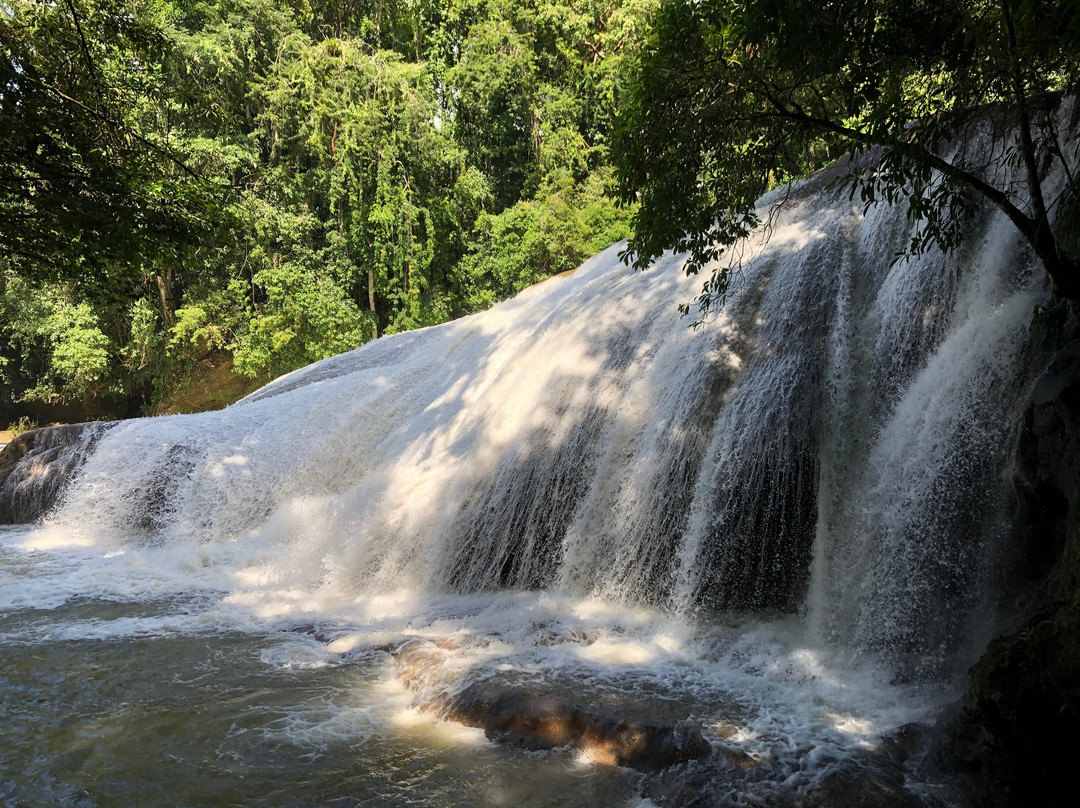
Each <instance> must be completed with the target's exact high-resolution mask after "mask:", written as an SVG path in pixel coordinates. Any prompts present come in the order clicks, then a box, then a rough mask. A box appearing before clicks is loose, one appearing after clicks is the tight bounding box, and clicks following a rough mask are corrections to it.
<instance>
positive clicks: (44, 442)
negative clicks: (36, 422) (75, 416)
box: [0, 422, 115, 525]
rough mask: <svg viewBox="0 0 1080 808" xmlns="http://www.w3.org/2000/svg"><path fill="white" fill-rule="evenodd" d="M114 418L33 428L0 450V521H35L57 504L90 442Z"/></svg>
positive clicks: (3, 523)
mask: <svg viewBox="0 0 1080 808" xmlns="http://www.w3.org/2000/svg"><path fill="white" fill-rule="evenodd" d="M114 423H115V422H111V423H101V422H90V423H83V424H67V425H65V426H47V427H43V428H41V429H32V430H30V431H29V432H24V433H22V434H21V435H19V436H18V437H17V438H15V439H14V440H13V441H11V443H9V444H8V445H7V446H5V447H4V449H3V451H0V524H2V525H13V524H25V523H30V522H36V521H38V520H40V519H41V518H42V517H43V516H44V515H45V514H46V513H47V512H48V511H49V510H50V509H51V508H52V507H53V505H55V504H56V502H57V500H58V498H59V496H60V494H61V493H62V492H63V490H64V487H65V486H66V485H67V483H68V482H69V481H70V480H71V478H72V476H73V475H74V474H75V473H76V472H77V471H78V469H79V467H80V466H82V464H83V461H84V460H85V459H86V456H87V454H88V453H89V450H90V449H91V448H92V446H93V444H94V443H96V442H97V440H98V439H99V438H100V437H101V435H103V434H104V433H105V431H106V430H108V429H109V428H110V427H112V426H113V424H114Z"/></svg>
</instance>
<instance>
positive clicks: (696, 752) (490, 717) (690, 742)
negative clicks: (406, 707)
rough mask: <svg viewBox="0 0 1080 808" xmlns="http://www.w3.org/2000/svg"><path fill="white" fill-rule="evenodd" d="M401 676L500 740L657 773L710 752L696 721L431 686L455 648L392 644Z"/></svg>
mask: <svg viewBox="0 0 1080 808" xmlns="http://www.w3.org/2000/svg"><path fill="white" fill-rule="evenodd" d="M393 653H394V655H395V656H396V657H397V677H398V679H400V680H401V681H402V682H403V683H404V684H405V685H406V686H407V687H409V688H410V689H412V690H424V691H425V695H426V701H425V702H424V704H423V705H422V706H424V707H425V708H427V709H429V710H431V711H433V712H437V713H439V714H440V715H441V716H442V717H443V718H444V719H446V720H448V721H456V722H458V723H460V724H464V725H465V726H468V727H476V728H478V729H482V730H484V734H485V735H486V736H487V737H488V738H489V739H490V740H492V741H495V742H497V743H506V744H512V745H514V746H521V747H524V748H526V749H532V750H538V749H558V748H560V747H571V748H574V749H580V750H581V751H583V752H585V753H586V754H588V756H589V758H590V759H591V760H593V761H594V762H597V763H606V764H609V765H613V766H625V767H627V768H631V769H637V770H638V771H644V772H654V771H659V770H661V769H664V768H667V767H669V766H673V765H675V764H677V763H685V762H687V761H690V760H697V759H699V758H703V757H705V756H707V755H708V754H709V753H710V752H711V747H710V746H709V743H708V741H706V740H705V739H704V738H703V737H702V736H701V732H700V730H698V729H697V728H695V727H684V726H674V727H665V726H655V725H653V724H646V723H639V722H635V721H627V720H620V719H617V718H611V717H609V716H606V715H601V714H599V713H595V712H591V711H589V710H587V709H582V708H581V707H579V706H578V705H576V704H571V703H570V702H568V701H565V700H562V699H558V698H554V697H551V696H547V695H537V694H534V693H528V692H525V691H522V690H519V689H516V688H513V687H508V686H504V685H500V684H498V683H497V682H491V681H477V682H473V683H471V684H469V685H466V686H465V687H464V688H462V689H457V688H447V689H441V688H438V687H432V683H433V678H437V677H438V670H439V667H440V666H441V665H442V664H443V663H444V662H445V661H446V658H447V656H448V655H449V654H452V653H453V647H452V646H447V645H438V644H436V643H432V642H419V641H415V642H409V643H406V644H404V645H402V646H400V647H398V648H396V649H393Z"/></svg>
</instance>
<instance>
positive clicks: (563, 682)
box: [0, 183, 1046, 806]
mask: <svg viewBox="0 0 1080 808" xmlns="http://www.w3.org/2000/svg"><path fill="white" fill-rule="evenodd" d="M778 199H779V197H774V198H772V199H766V200H764V201H763V204H764V205H768V204H770V203H771V202H775V201H778ZM909 238H910V229H909V225H908V224H907V222H906V221H905V220H904V217H903V211H902V210H899V209H892V208H889V207H887V206H879V207H876V208H872V209H870V210H869V211H864V210H862V208H861V207H859V206H855V205H853V204H852V202H851V201H850V200H848V198H847V197H846V196H843V195H838V194H835V193H833V192H831V191H822V190H821V188H820V187H815V186H814V185H813V184H812V183H811V184H807V185H804V186H802V187H801V188H798V189H796V192H795V193H794V194H792V195H791V197H790V198H788V199H787V201H786V203H785V205H784V207H783V209H782V211H781V212H780V214H779V216H778V217H777V219H776V222H775V224H774V226H773V228H772V230H771V236H770V238H769V239H768V241H767V243H766V242H764V241H760V242H754V243H753V244H751V245H750V246H749V247H748V252H747V254H746V255H745V256H744V261H743V264H742V267H741V269H740V270H739V272H738V276H737V284H736V288H735V291H734V293H733V295H732V297H731V299H730V301H729V303H728V305H727V307H726V308H725V309H724V310H723V311H722V312H721V313H720V314H718V315H716V316H714V317H712V318H710V319H709V320H708V321H707V322H706V323H705V324H703V325H702V326H701V327H699V328H693V329H692V328H689V327H688V323H687V321H686V320H685V319H683V320H680V319H679V317H678V316H677V306H678V304H679V303H681V302H685V301H687V300H689V299H690V298H692V297H693V296H694V295H695V293H696V291H697V288H698V286H699V284H700V281H698V280H695V279H693V278H689V279H688V278H686V277H685V276H684V275H683V272H682V269H681V260H680V258H679V257H678V256H667V257H665V258H664V259H662V260H661V261H659V262H657V264H656V265H655V266H654V267H653V268H652V269H650V270H649V271H647V272H644V273H635V272H633V271H631V270H629V269H627V268H626V267H625V266H623V265H622V264H621V263H620V262H619V260H618V257H617V252H618V250H619V249H620V245H617V246H616V247H613V248H612V249H610V250H608V251H607V252H605V253H602V254H601V255H599V256H597V257H595V258H593V259H592V260H590V261H588V262H587V263H586V264H585V265H584V266H582V267H581V268H580V269H579V270H577V271H576V272H575V273H574V274H573V275H572V276H571V277H561V278H555V279H552V280H550V281H548V282H546V283H544V284H541V285H539V286H537V287H534V288H532V289H530V290H527V291H526V292H524V293H522V294H521V295H519V296H518V297H516V298H514V299H513V300H510V301H507V302H505V303H502V304H499V305H497V306H495V307H494V308H492V309H491V310H490V311H488V312H485V313H482V314H479V315H475V316H473V317H468V318H465V319H462V320H459V321H456V322H453V323H448V324H446V325H443V326H438V327H435V328H429V329H425V330H422V331H418V332H411V333H407V334H402V335H397V336H392V337H386V338H383V339H380V340H378V341H376V342H374V343H372V344H369V345H366V346H363V347H361V348H359V349H357V350H356V351H353V352H351V353H347V354H343V355H341V356H339V357H335V358H332V359H329V360H326V361H324V362H321V363H318V364H316V365H313V366H311V367H309V368H305V369H303V370H300V371H297V372H295V373H293V374H291V375H289V376H286V377H283V378H282V379H279V380H277V381H275V382H273V383H271V384H270V385H268V386H267V387H266V388H264V389H263V390H261V391H259V392H257V393H255V394H253V395H252V396H250V397H249V398H247V399H245V400H244V401H242V402H239V403H238V404H236V405H233V406H231V407H229V408H226V409H225V410H222V411H219V412H213V413H204V414H200V415H191V416H171V417H165V418H153V419H139V420H135V421H130V422H123V423H121V424H119V425H117V426H115V427H113V428H111V429H109V430H108V431H107V432H106V433H105V434H104V435H103V436H102V437H101V439H100V441H98V442H97V444H96V446H95V447H94V449H93V451H92V452H91V453H90V454H89V456H88V457H87V459H86V461H85V464H84V465H83V466H82V468H81V470H80V472H79V473H78V476H77V477H76V478H75V480H74V482H73V483H72V485H71V486H70V487H69V488H68V490H67V492H66V494H65V496H64V497H63V499H62V501H61V503H60V504H59V506H58V507H57V508H56V509H55V510H54V511H53V512H52V513H51V514H50V515H49V516H48V517H47V518H46V520H45V522H44V524H42V525H38V526H33V527H15V528H4V529H0V699H3V710H2V712H0V802H2V803H3V804H5V805H13V806H14V805H28V806H30V805H33V806H36V805H55V804H63V805H71V806H130V805H140V806H151V805H154V806H156V805H160V806H173V805H191V806H196V805H207V806H209V805H256V804H258V805H335V806H336V805H342V806H346V805H348V806H351V805H370V806H398V805H401V806H405V805H418V806H419V805H423V806H458V805H460V806H467V805H468V806H472V805H484V806H489V805H490V806H496V805H519V806H576V805H581V806H648V805H650V803H649V802H648V801H647V800H646V799H645V798H644V797H643V796H642V788H643V782H644V780H643V775H640V774H635V773H633V772H631V771H629V770H626V769H619V768H613V767H610V766H605V765H602V764H600V763H598V762H596V761H592V760H590V759H589V757H588V756H587V755H585V754H583V753H581V752H577V751H574V750H571V749H563V750H555V751H546V752H536V751H526V750H523V749H520V748H516V747H513V746H505V745H497V744H492V743H490V742H489V741H488V740H487V739H486V738H485V737H484V734H483V733H482V732H481V731H480V730H476V729H470V728H467V727H463V726H460V725H457V724H455V723H452V722H448V721H443V720H440V717H439V713H438V710H437V709H432V705H433V704H437V703H438V699H437V698H435V696H438V695H439V694H440V693H441V694H444V695H445V694H447V693H449V694H452V693H454V692H460V691H461V689H462V688H464V687H466V686H467V685H468V684H470V683H473V682H476V681H492V682H500V683H509V684H511V685H513V686H514V687H519V688H521V689H522V690H524V691H528V692H538V693H546V694H554V695H557V696H558V697H559V698H564V699H568V700H572V701H574V702H575V703H578V704H581V705H583V706H587V707H588V708H589V709H593V710H596V711H599V712H602V713H604V714H608V715H613V716H616V717H620V718H628V719H632V720H637V721H647V722H653V723H660V724H678V723H682V724H686V725H690V726H694V727H700V729H701V731H702V733H703V734H704V736H705V737H706V739H707V740H709V742H710V743H711V744H712V745H713V747H714V748H715V749H716V750H718V752H724V750H727V752H728V753H731V754H736V753H737V754H738V755H739V756H740V757H739V759H740V760H743V761H750V764H749V765H752V766H754V767H756V768H757V769H758V770H760V771H763V772H767V774H766V775H762V776H755V778H751V780H750V781H745V782H743V783H742V785H741V786H740V787H739V789H737V790H735V791H733V792H732V793H731V794H730V795H729V796H728V797H727V798H725V799H727V803H725V804H733V805H734V804H762V801H763V800H764V803H765V804H775V802H770V800H771V799H772V798H771V797H770V795H775V794H776V793H780V792H783V793H785V794H788V795H792V794H794V795H798V794H801V793H809V792H811V791H812V790H813V788H814V787H815V784H816V783H819V782H820V781H821V778H822V777H823V776H824V775H825V774H826V773H827V772H829V771H830V769H831V768H834V767H836V766H839V765H841V764H843V763H844V762H845V761H851V760H857V759H858V758H859V756H860V755H865V754H866V753H868V752H872V751H873V750H874V749H875V748H877V747H878V746H879V745H880V744H881V743H882V739H883V738H885V737H887V736H888V734H889V733H891V732H893V731H894V730H896V729H897V728H898V727H901V726H903V725H905V724H907V723H908V722H913V721H922V720H926V719H928V718H929V717H931V716H932V715H933V712H934V710H935V709H936V708H938V707H939V706H940V705H942V704H944V703H945V702H947V701H949V700H950V699H953V698H955V697H956V696H957V695H958V692H959V690H958V687H959V685H960V681H961V676H962V673H963V670H964V669H965V667H966V665H967V664H969V663H970V662H971V661H972V660H973V659H974V658H975V656H976V655H977V654H978V653H979V651H980V649H981V647H982V646H983V645H984V644H985V642H986V640H987V637H988V635H989V633H990V632H991V631H992V629H993V626H994V610H995V608H996V606H997V604H996V601H995V592H997V591H998V578H999V577H1000V575H1001V566H1002V564H1003V563H1004V559H1003V551H1002V547H1001V540H1002V535H1003V532H1004V528H1003V518H1004V515H1005V513H1006V509H1007V505H1008V496H1007V492H1008V484H1009V482H1008V471H1009V463H1010V460H1011V458H1012V456H1013V452H1014V448H1015V441H1016V433H1017V429H1018V427H1019V424H1020V413H1021V411H1022V407H1023V404H1024V401H1025V397H1026V391H1027V390H1028V389H1029V387H1030V384H1031V382H1032V380H1033V378H1034V377H1035V375H1036V374H1037V372H1038V369H1039V367H1040V364H1039V363H1040V361H1041V358H1040V357H1039V356H1038V355H1037V351H1035V350H1034V349H1033V348H1031V347H1030V344H1029V343H1030V342H1031V340H1030V332H1031V324H1032V318H1033V314H1034V312H1035V310H1036V305H1037V304H1038V303H1039V302H1040V301H1042V300H1043V299H1044V298H1045V295H1046V288H1045V283H1044V281H1043V279H1042V277H1041V273H1038V272H1036V271H1034V269H1035V267H1034V265H1033V262H1032V260H1031V258H1030V256H1028V255H1027V254H1026V252H1025V251H1024V250H1023V248H1022V247H1021V245H1020V244H1019V242H1018V240H1017V239H1016V238H1015V236H1014V235H1013V233H1012V231H1011V230H1010V228H1009V227H1008V225H1007V224H1006V223H1005V222H1004V221H1003V220H1002V219H1001V218H1000V217H997V216H994V215H991V214H986V215H984V216H983V217H982V218H981V219H980V220H979V221H978V222H977V223H976V224H975V226H974V229H973V232H972V235H971V237H970V238H969V239H968V240H967V242H966V245H965V246H964V248H962V249H961V250H959V251H957V252H956V253H954V254H951V255H950V256H948V257H945V256H942V255H940V254H936V253H929V254H926V255H923V256H920V257H917V258H909V259H905V260H901V261H894V258H895V255H896V253H897V252H898V250H900V249H901V248H902V247H903V246H904V244H905V243H906V241H907V240H908V239H909ZM405 640H416V641H421V642H430V643H432V644H433V647H440V648H452V649H453V651H452V653H450V654H448V655H446V656H445V658H444V659H443V661H442V662H441V663H440V664H439V665H438V668H437V670H434V671H432V672H431V673H430V675H429V676H427V678H426V679H425V684H424V686H423V688H421V690H420V692H417V691H416V690H411V689H409V688H407V687H406V686H405V685H404V684H403V683H402V682H401V681H400V680H399V679H398V678H396V676H395V666H394V660H393V656H392V653H391V651H392V650H393V649H394V648H395V647H397V646H398V645H399V644H400V643H401V642H402V641H405ZM909 787H910V788H912V789H914V791H916V792H919V790H920V789H922V792H921V793H923V796H924V797H927V799H929V798H930V797H929V796H927V795H931V796H932V795H934V794H939V793H941V794H944V793H946V792H940V784H929V783H922V784H920V783H917V782H916V783H909ZM939 798H941V799H945V800H946V801H947V796H945V797H939Z"/></svg>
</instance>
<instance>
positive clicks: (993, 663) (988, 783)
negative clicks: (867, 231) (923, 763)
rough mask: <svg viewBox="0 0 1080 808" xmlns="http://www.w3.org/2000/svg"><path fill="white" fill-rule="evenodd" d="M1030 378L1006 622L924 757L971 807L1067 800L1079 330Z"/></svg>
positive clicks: (1077, 625) (1075, 688) (1079, 509)
mask: <svg viewBox="0 0 1080 808" xmlns="http://www.w3.org/2000/svg"><path fill="white" fill-rule="evenodd" d="M1073 333H1074V336H1073V339H1072V341H1071V342H1069V343H1068V344H1067V345H1066V346H1065V347H1064V348H1063V349H1062V350H1060V351H1059V352H1058V353H1057V356H1056V358H1055V360H1054V361H1053V363H1052V364H1051V365H1050V367H1049V368H1048V369H1047V371H1046V372H1045V373H1044V374H1043V375H1042V376H1041V377H1040V379H1039V380H1038V382H1037V383H1036V385H1035V388H1034V390H1033V391H1032V396H1031V403H1030V405H1029V407H1028V409H1027V412H1026V414H1025V423H1024V428H1023V433H1022V435H1021V440H1020V445H1019V456H1018V458H1017V466H1016V475H1015V483H1016V493H1017V504H1016V512H1015V518H1014V520H1013V537H1014V541H1013V553H1012V557H1011V559H1007V563H1008V564H1009V565H1010V569H1008V570H1007V576H1008V578H1009V579H1010V584H1011V586H1010V589H1011V592H1009V595H1010V596H1011V599H1012V603H1013V609H1014V611H1013V615H1012V617H1011V620H1010V626H1009V628H1008V629H1007V630H1006V631H1004V632H1003V633H1002V634H1000V635H999V636H998V637H997V638H995V639H994V640H993V641H992V642H991V643H990V645H989V646H988V647H987V649H986V651H985V653H984V654H983V655H982V657H981V658H980V659H979V660H978V662H976V664H975V665H974V666H973V667H972V668H971V671H970V673H969V677H968V684H967V688H966V691H965V693H964V698H963V702H962V705H959V706H958V708H957V709H956V710H955V711H953V712H952V713H950V714H949V715H947V716H946V717H945V718H944V719H943V720H942V721H941V726H942V728H943V729H944V738H943V740H942V741H941V742H940V745H939V747H938V748H937V749H936V750H935V754H933V755H931V758H933V759H935V761H934V764H933V765H935V766H936V767H938V768H941V769H948V770H952V771H953V772H956V773H960V774H961V775H962V776H967V777H969V778H970V786H971V787H970V789H969V790H968V795H969V799H970V804H971V805H979V806H1058V805H1062V806H1064V805H1074V804H1075V799H1076V796H1075V771H1074V769H1075V766H1076V763H1077V761H1078V760H1080V757H1078V752H1077V750H1078V749H1080V336H1077V335H1076V331H1075V329H1074V332H1073Z"/></svg>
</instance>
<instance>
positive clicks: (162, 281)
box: [155, 267, 176, 328]
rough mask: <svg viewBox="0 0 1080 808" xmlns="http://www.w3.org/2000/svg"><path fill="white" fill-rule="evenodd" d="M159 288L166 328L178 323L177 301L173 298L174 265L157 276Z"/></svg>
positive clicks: (163, 320)
mask: <svg viewBox="0 0 1080 808" xmlns="http://www.w3.org/2000/svg"><path fill="white" fill-rule="evenodd" d="M155 280H156V281H157V288H158V297H159V298H160V299H161V319H162V322H164V323H165V327H166V328H172V327H173V325H175V324H176V301H175V300H174V299H173V289H172V286H173V272H172V267H169V268H168V269H166V270H165V272H164V273H162V274H158V275H156V276H155Z"/></svg>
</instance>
